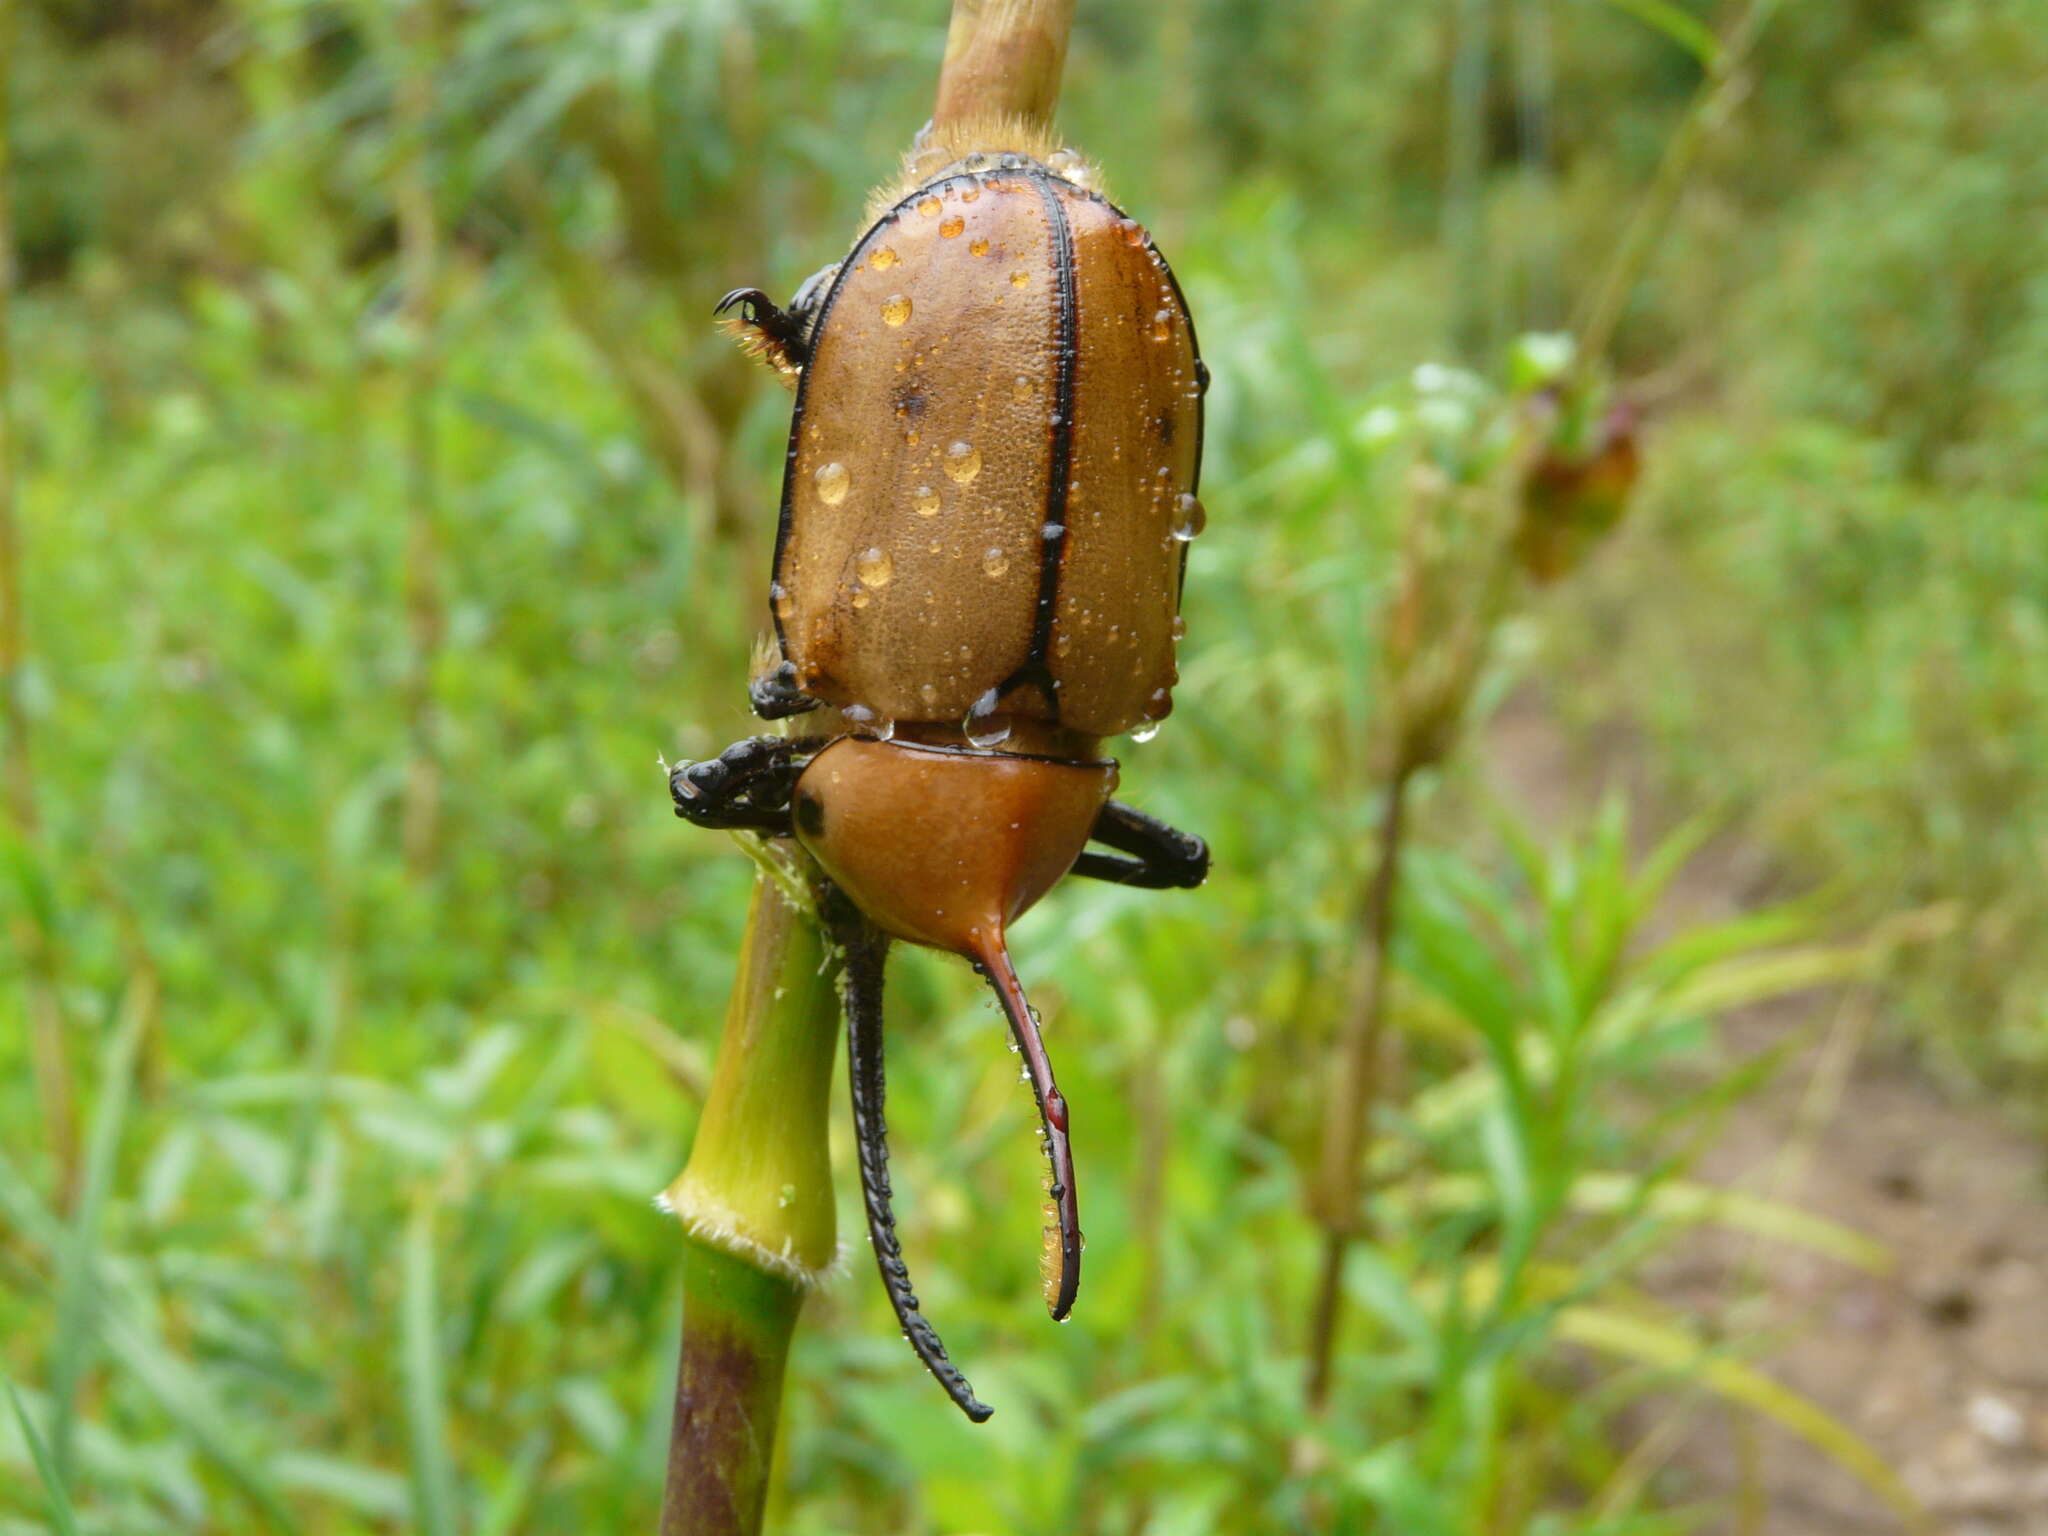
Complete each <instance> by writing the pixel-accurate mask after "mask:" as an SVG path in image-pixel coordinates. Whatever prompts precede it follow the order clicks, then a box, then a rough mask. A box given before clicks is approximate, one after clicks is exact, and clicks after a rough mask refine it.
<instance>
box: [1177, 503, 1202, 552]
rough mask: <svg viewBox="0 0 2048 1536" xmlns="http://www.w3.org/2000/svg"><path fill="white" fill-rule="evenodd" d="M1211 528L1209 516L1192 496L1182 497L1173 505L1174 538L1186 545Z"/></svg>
mask: <svg viewBox="0 0 2048 1536" xmlns="http://www.w3.org/2000/svg"><path fill="white" fill-rule="evenodd" d="M1208 526H1209V514H1208V513H1207V512H1205V511H1203V510H1202V504H1201V503H1200V502H1199V501H1197V500H1195V498H1194V497H1192V496H1181V497H1179V498H1177V499H1176V500H1175V501H1174V504H1173V536H1174V537H1175V538H1176V539H1179V540H1180V541H1181V543H1183V544H1185V543H1187V542H1188V541H1189V540H1190V539H1192V538H1194V537H1195V536H1196V535H1198V534H1199V533H1201V531H1202V530H1203V529H1204V528H1206V527H1208Z"/></svg>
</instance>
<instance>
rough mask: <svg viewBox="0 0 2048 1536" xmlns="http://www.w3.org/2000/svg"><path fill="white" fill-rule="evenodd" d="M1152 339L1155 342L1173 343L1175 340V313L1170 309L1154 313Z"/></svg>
mask: <svg viewBox="0 0 2048 1536" xmlns="http://www.w3.org/2000/svg"><path fill="white" fill-rule="evenodd" d="M1152 339H1153V340H1154V341H1171V340H1173V311H1172V310H1170V309H1160V310H1154V311H1153V313H1152Z"/></svg>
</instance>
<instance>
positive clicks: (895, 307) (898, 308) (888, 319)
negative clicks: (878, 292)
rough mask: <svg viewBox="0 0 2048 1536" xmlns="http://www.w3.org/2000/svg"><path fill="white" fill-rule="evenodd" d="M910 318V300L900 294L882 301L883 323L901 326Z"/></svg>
mask: <svg viewBox="0 0 2048 1536" xmlns="http://www.w3.org/2000/svg"><path fill="white" fill-rule="evenodd" d="M909 318H910V300H909V299H908V298H907V297H905V296H904V295H903V294H900V293H892V294H890V295H889V297H887V298H886V299H884V300H882V323H883V324H884V325H901V324H902V323H903V322H904V321H906V320H908V319H909Z"/></svg>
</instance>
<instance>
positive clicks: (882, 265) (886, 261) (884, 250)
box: [868, 245, 896, 272]
mask: <svg viewBox="0 0 2048 1536" xmlns="http://www.w3.org/2000/svg"><path fill="white" fill-rule="evenodd" d="M868 265H869V266H871V267H873V268H874V269H875V270H876V271H877V272H882V271H886V270H887V269H888V268H890V267H893V266H895V265H896V252H895V251H893V250H892V249H890V248H889V247H888V246H886V245H878V246H876V247H875V249H874V251H873V252H872V253H871V254H870V255H869V256H868Z"/></svg>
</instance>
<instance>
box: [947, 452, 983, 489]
mask: <svg viewBox="0 0 2048 1536" xmlns="http://www.w3.org/2000/svg"><path fill="white" fill-rule="evenodd" d="M980 473H981V450H980V449H979V448H977V447H975V446H974V444H972V443H966V442H961V443H954V444H953V445H952V446H951V447H950V448H948V449H947V450H946V474H947V475H948V476H949V477H950V478H951V479H953V480H954V481H956V482H958V483H959V484H961V485H965V484H967V482H968V481H970V480H972V479H973V478H974V477H975V476H976V475H978V474H980Z"/></svg>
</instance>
